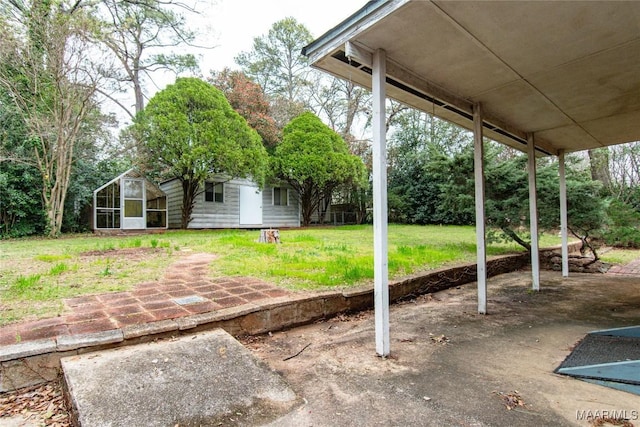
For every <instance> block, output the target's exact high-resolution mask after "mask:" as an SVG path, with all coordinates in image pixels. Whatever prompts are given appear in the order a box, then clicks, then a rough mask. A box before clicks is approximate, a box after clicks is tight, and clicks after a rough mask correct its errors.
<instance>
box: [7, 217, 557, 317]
mask: <svg viewBox="0 0 640 427" xmlns="http://www.w3.org/2000/svg"><path fill="white" fill-rule="evenodd" d="M258 236H259V231H246V230H208V231H168V232H166V233H164V234H162V235H157V234H155V235H149V236H125V237H122V236H118V237H99V236H94V235H74V236H64V237H62V238H59V239H55V240H54V239H24V240H7V241H0V308H1V309H2V310H0V325H2V324H7V323H9V322H12V321H16V320H20V319H24V318H27V317H45V316H54V315H58V314H61V313H62V311H63V302H62V300H63V299H64V298H69V297H74V296H79V295H86V294H92V293H103V292H114V291H124V290H128V289H131V288H133V286H135V285H136V284H138V283H141V282H144V281H150V280H157V279H160V278H162V276H163V274H164V271H165V270H166V269H167V267H168V266H169V265H170V264H171V263H173V262H174V261H175V260H176V259H177V258H178V257H179V256H180V255H181V253H180V251H181V250H189V251H190V252H191V253H195V252H209V253H215V254H217V255H218V258H217V259H216V261H215V262H214V263H213V264H212V269H211V273H210V274H211V276H212V277H215V276H253V277H258V278H261V279H264V280H266V281H269V282H272V283H275V284H278V285H280V286H283V287H287V288H289V289H294V290H303V289H320V288H327V287H336V286H340V287H347V286H354V285H358V284H362V283H366V282H370V281H371V280H372V279H373V243H372V242H373V229H372V227H371V226H345V227H337V228H312V229H292V230H281V232H280V237H281V240H282V244H280V245H273V244H271V245H269V244H264V243H257V239H258ZM474 242H475V231H474V228H473V227H455V226H447V227H439V226H403V225H390V226H389V249H388V250H389V275H390V277H391V278H398V277H401V276H404V275H408V274H413V273H416V272H420V271H428V270H433V269H436V268H440V267H443V266H447V265H455V264H460V263H465V262H474V261H475V257H476V247H475V243H474ZM558 243H559V240H558V239H557V238H556V237H555V236H543V237H542V241H541V246H543V247H544V246H550V245H555V244H558ZM517 251H521V248H520V247H518V246H517V245H516V244H491V245H489V246H488V247H487V254H488V255H489V256H492V255H501V254H506V253H513V252H517Z"/></svg>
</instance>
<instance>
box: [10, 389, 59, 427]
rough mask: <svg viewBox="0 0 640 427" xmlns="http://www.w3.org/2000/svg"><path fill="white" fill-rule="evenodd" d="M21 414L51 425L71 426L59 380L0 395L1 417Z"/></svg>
mask: <svg viewBox="0 0 640 427" xmlns="http://www.w3.org/2000/svg"><path fill="white" fill-rule="evenodd" d="M13 416H21V417H22V418H24V419H25V420H31V421H34V422H37V423H38V424H41V425H45V426H50V427H70V426H71V420H70V417H69V411H68V410H67V405H66V403H65V400H64V396H63V394H62V387H61V385H60V383H59V382H57V381H55V382H49V383H46V384H43V385H39V386H35V387H28V388H23V389H20V390H17V391H15V392H11V393H5V394H2V395H0V418H3V417H13Z"/></svg>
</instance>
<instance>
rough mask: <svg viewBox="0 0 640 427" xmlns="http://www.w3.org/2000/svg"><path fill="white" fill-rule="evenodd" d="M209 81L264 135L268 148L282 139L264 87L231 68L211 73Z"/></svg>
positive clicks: (264, 141) (263, 140)
mask: <svg viewBox="0 0 640 427" xmlns="http://www.w3.org/2000/svg"><path fill="white" fill-rule="evenodd" d="M209 81H210V82H211V83H212V84H213V85H214V86H215V87H217V88H218V89H220V90H221V91H222V92H223V93H224V95H225V96H226V98H227V99H228V100H229V103H230V104H231V106H232V107H233V108H234V109H235V110H236V111H237V112H238V113H239V114H240V115H241V116H242V117H244V118H245V119H246V120H247V122H248V123H249V125H250V126H251V127H252V128H254V129H255V130H256V131H257V132H258V134H260V136H261V137H262V142H263V144H264V146H265V147H266V148H269V149H271V148H273V147H275V146H276V145H277V144H278V142H279V141H280V130H279V129H278V127H277V126H276V122H275V120H274V119H273V117H271V113H270V110H271V107H270V106H269V101H268V100H267V99H266V97H265V94H264V92H263V91H262V88H261V87H260V85H258V84H257V83H254V82H253V81H251V79H249V78H248V77H247V76H246V75H245V74H244V73H243V72H241V71H233V70H230V69H229V68H225V69H224V70H222V71H220V72H218V73H215V72H212V73H211V78H210V79H209Z"/></svg>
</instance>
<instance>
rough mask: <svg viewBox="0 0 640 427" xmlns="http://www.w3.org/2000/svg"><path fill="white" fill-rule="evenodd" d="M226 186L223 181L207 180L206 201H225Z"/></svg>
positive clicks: (205, 185)
mask: <svg viewBox="0 0 640 427" xmlns="http://www.w3.org/2000/svg"><path fill="white" fill-rule="evenodd" d="M223 189H224V186H223V185H222V183H221V182H206V183H205V184H204V201H205V202H218V203H224V191H223Z"/></svg>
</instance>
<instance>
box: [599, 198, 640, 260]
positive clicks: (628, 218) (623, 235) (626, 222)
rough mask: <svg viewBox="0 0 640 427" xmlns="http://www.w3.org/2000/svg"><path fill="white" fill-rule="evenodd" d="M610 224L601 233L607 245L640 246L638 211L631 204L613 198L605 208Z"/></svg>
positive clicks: (639, 216)
mask: <svg viewBox="0 0 640 427" xmlns="http://www.w3.org/2000/svg"><path fill="white" fill-rule="evenodd" d="M607 215H608V216H609V220H610V226H609V227H608V228H607V229H606V230H605V231H604V232H603V233H602V238H603V240H604V242H605V243H606V244H607V245H609V246H616V247H622V248H635V249H638V248H640V213H638V211H636V210H635V209H634V208H633V207H632V206H631V205H629V204H627V203H624V202H622V201H619V200H613V201H611V203H609V206H608V208H607Z"/></svg>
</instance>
